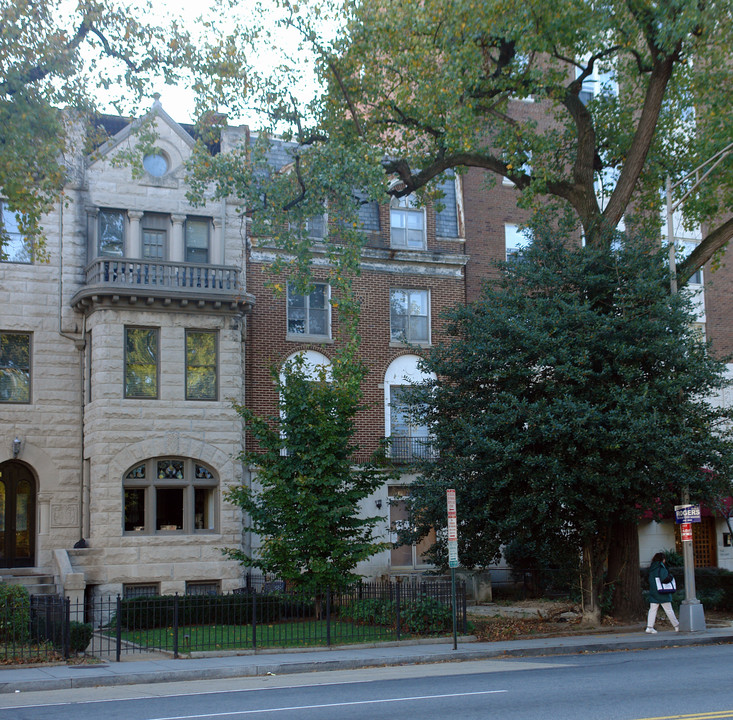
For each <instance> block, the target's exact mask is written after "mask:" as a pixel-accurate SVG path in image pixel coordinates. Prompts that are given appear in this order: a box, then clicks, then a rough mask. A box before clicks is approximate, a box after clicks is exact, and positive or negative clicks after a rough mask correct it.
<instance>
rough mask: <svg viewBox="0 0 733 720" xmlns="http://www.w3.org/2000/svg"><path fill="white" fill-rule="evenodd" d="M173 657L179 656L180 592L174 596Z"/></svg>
mask: <svg viewBox="0 0 733 720" xmlns="http://www.w3.org/2000/svg"><path fill="white" fill-rule="evenodd" d="M173 657H174V658H178V593H176V594H175V595H174V596H173Z"/></svg>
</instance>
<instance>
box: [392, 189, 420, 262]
mask: <svg viewBox="0 0 733 720" xmlns="http://www.w3.org/2000/svg"><path fill="white" fill-rule="evenodd" d="M389 232H390V245H391V247H393V248H404V249H407V250H424V249H425V246H426V242H425V209H424V208H421V207H417V206H416V202H415V198H414V197H413V196H412V195H408V196H406V197H401V198H392V202H391V203H390V210H389Z"/></svg>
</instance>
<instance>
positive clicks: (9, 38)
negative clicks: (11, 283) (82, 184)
mask: <svg viewBox="0 0 733 720" xmlns="http://www.w3.org/2000/svg"><path fill="white" fill-rule="evenodd" d="M153 16H154V13H153V6H152V3H148V4H147V6H141V7H140V9H139V11H136V10H134V9H133V8H131V7H130V6H129V5H127V4H124V3H122V4H117V3H116V2H114V0H80V2H78V4H77V5H76V6H74V4H73V3H71V4H69V3H65V2H62V1H61V0H0V197H2V198H3V200H4V202H6V204H7V211H8V213H12V214H13V215H15V216H16V217H17V222H18V230H19V231H20V233H21V234H22V235H23V236H24V237H25V238H26V239H27V241H28V243H29V244H30V246H31V247H32V250H33V253H34V256H35V257H36V258H43V257H44V244H43V234H42V230H41V226H40V223H41V217H42V215H43V214H44V213H45V212H48V211H49V210H50V209H51V208H52V206H53V203H54V202H56V201H57V200H58V199H59V198H60V197H61V193H62V189H63V185H64V182H65V181H66V179H67V177H66V160H67V156H68V154H69V153H70V152H71V151H72V145H73V143H74V142H76V141H77V140H78V136H79V133H78V128H75V124H77V123H79V122H82V121H83V120H84V119H85V118H88V117H89V115H90V114H91V113H92V112H93V111H94V110H95V107H96V105H97V99H98V98H99V97H102V96H104V97H109V99H110V102H114V101H118V103H119V104H118V107H120V108H121V107H122V106H123V105H124V106H125V107H128V108H129V107H131V105H134V104H135V103H136V102H137V101H139V99H140V98H141V96H142V95H143V94H144V93H145V92H146V90H148V88H149V87H150V84H151V81H152V80H154V79H163V80H166V81H173V80H175V79H176V78H177V77H178V74H177V73H178V71H179V70H181V69H182V68H183V67H184V66H185V65H186V64H187V63H188V64H190V65H194V64H195V59H196V57H198V58H199V59H200V58H201V56H202V55H203V54H205V53H207V52H208V49H207V48H203V49H202V51H201V52H200V53H198V52H194V50H193V48H192V46H191V43H190V42H189V36H188V35H187V33H185V32H180V31H178V29H177V27H176V26H175V25H174V24H171V25H170V26H169V27H164V26H162V25H156V24H155V23H154V22H152V21H151V18H152V17H153ZM63 108H72V109H73V112H70V111H67V112H62V109H63ZM12 223H13V225H14V224H15V218H13V219H12ZM11 229H12V230H14V229H15V228H14V227H13V228H11ZM8 231H9V229H8V228H6V227H5V224H4V223H3V221H2V218H0V253H1V252H2V249H3V246H4V245H5V244H6V242H7V240H8Z"/></svg>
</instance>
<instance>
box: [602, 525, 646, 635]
mask: <svg viewBox="0 0 733 720" xmlns="http://www.w3.org/2000/svg"><path fill="white" fill-rule="evenodd" d="M639 566H640V562H639V526H638V525H637V523H635V522H632V521H619V522H616V523H614V525H613V527H612V528H611V542H610V547H609V552H608V582H609V583H611V584H613V616H614V617H615V618H617V619H619V620H625V621H627V622H628V621H631V620H638V619H639V618H641V617H643V615H644V612H645V610H646V607H645V603H644V598H643V596H642V594H641V575H640V573H639Z"/></svg>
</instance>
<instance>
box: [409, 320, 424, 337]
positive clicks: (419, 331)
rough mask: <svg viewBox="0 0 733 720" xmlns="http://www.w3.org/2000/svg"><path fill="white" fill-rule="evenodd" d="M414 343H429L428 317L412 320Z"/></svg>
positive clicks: (411, 330)
mask: <svg viewBox="0 0 733 720" xmlns="http://www.w3.org/2000/svg"><path fill="white" fill-rule="evenodd" d="M409 339H410V340H411V341H412V342H427V341H428V319H427V318H426V317H412V318H410V338H409Z"/></svg>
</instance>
